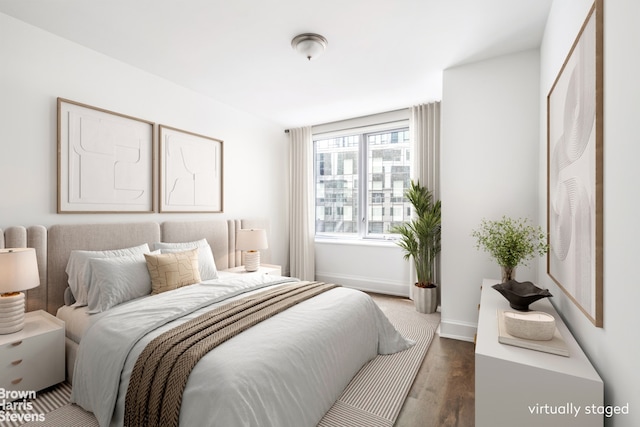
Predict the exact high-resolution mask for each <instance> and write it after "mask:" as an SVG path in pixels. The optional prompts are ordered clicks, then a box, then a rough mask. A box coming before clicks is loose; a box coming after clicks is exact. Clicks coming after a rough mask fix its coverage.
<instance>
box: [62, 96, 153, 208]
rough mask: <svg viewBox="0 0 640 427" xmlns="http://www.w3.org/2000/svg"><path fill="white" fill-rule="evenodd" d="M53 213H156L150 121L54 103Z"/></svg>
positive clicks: (64, 102) (83, 106)
mask: <svg viewBox="0 0 640 427" xmlns="http://www.w3.org/2000/svg"><path fill="white" fill-rule="evenodd" d="M57 121H58V133H57V144H58V159H57V160H58V200H57V211H58V213H124V212H128V213H149V212H154V210H155V196H154V193H155V191H154V175H155V171H154V167H155V158H154V157H155V149H154V147H155V144H154V124H153V123H152V122H149V121H146V120H142V119H138V118H135V117H131V116H127V115H124V114H120V113H115V112H113V111H108V110H105V109H102V108H97V107H92V106H90V105H86V104H81V103H79V102H75V101H70V100H68V99H63V98H58V99H57Z"/></svg>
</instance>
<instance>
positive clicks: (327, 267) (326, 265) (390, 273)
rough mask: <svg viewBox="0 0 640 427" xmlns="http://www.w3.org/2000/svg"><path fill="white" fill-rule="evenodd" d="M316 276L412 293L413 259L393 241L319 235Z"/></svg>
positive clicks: (361, 286)
mask: <svg viewBox="0 0 640 427" xmlns="http://www.w3.org/2000/svg"><path fill="white" fill-rule="evenodd" d="M315 251H316V279H317V280H321V281H324V282H332V283H340V284H341V285H344V286H349V287H352V288H355V289H360V290H363V291H371V292H378V293H383V294H391V295H398V296H405V297H408V296H409V283H410V278H409V261H405V260H404V259H403V257H404V253H403V252H402V249H401V248H400V247H399V246H398V245H397V244H395V243H391V242H379V243H369V242H361V241H357V242H352V243H346V242H340V243H335V242H331V241H329V240H320V239H316V247H315Z"/></svg>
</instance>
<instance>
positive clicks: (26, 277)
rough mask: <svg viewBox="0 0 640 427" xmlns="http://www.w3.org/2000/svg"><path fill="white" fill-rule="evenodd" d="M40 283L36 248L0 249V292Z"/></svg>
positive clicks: (24, 288) (23, 288)
mask: <svg viewBox="0 0 640 427" xmlns="http://www.w3.org/2000/svg"><path fill="white" fill-rule="evenodd" d="M38 285H40V274H39V273H38V260H37V258H36V250H35V249H33V248H14V249H0V293H2V294H5V293H12V292H19V291H24V290H27V289H31V288H35V287H36V286H38Z"/></svg>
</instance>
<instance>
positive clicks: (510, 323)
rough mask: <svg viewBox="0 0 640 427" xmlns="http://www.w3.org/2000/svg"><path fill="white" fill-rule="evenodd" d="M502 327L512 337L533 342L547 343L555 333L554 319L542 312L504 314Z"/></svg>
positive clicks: (508, 312)
mask: <svg viewBox="0 0 640 427" xmlns="http://www.w3.org/2000/svg"><path fill="white" fill-rule="evenodd" d="M504 326H505V327H506V329H507V332H508V333H509V334H511V335H513V336H514V337H518V338H524V339H527V340H535V341H549V340H550V339H551V338H553V334H554V333H555V332H556V319H555V318H554V317H553V316H552V315H550V314H548V313H544V312H542V311H529V312H526V313H523V312H517V311H505V312H504Z"/></svg>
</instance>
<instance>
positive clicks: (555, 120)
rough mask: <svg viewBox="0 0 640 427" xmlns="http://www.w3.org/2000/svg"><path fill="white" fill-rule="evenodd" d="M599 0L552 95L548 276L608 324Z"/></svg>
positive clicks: (596, 318) (597, 319) (594, 318)
mask: <svg viewBox="0 0 640 427" xmlns="http://www.w3.org/2000/svg"><path fill="white" fill-rule="evenodd" d="M602 26H603V20H602V1H601V0H596V2H595V3H594V5H593V7H592V8H591V10H590V12H589V14H588V16H587V19H586V20H585V22H584V24H583V26H582V28H581V29H580V32H579V34H578V36H577V38H576V41H575V43H574V44H573V47H572V48H571V50H570V52H569V54H568V56H567V59H566V61H565V63H564V65H563V66H562V68H561V69H560V72H559V74H558V77H557V78H556V80H555V82H554V84H553V86H552V87H551V90H550V92H549V95H548V96H547V226H548V232H549V243H550V247H551V248H550V251H549V253H548V255H547V273H548V274H549V276H550V277H551V278H552V279H553V280H554V281H555V282H556V283H557V284H558V286H560V287H561V288H562V290H563V291H564V292H565V293H566V294H567V295H568V296H569V298H570V299H571V300H572V301H573V302H574V303H575V304H576V305H577V306H578V307H579V308H580V310H581V311H582V312H583V313H584V314H585V315H586V316H587V317H588V318H589V319H590V320H591V322H593V324H594V325H595V326H597V327H602V324H603V307H602V305H603V302H602V293H603V170H602V167H603V163H602V162H603V160H602V156H603V74H602V73H603V35H602V31H603V30H602Z"/></svg>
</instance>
